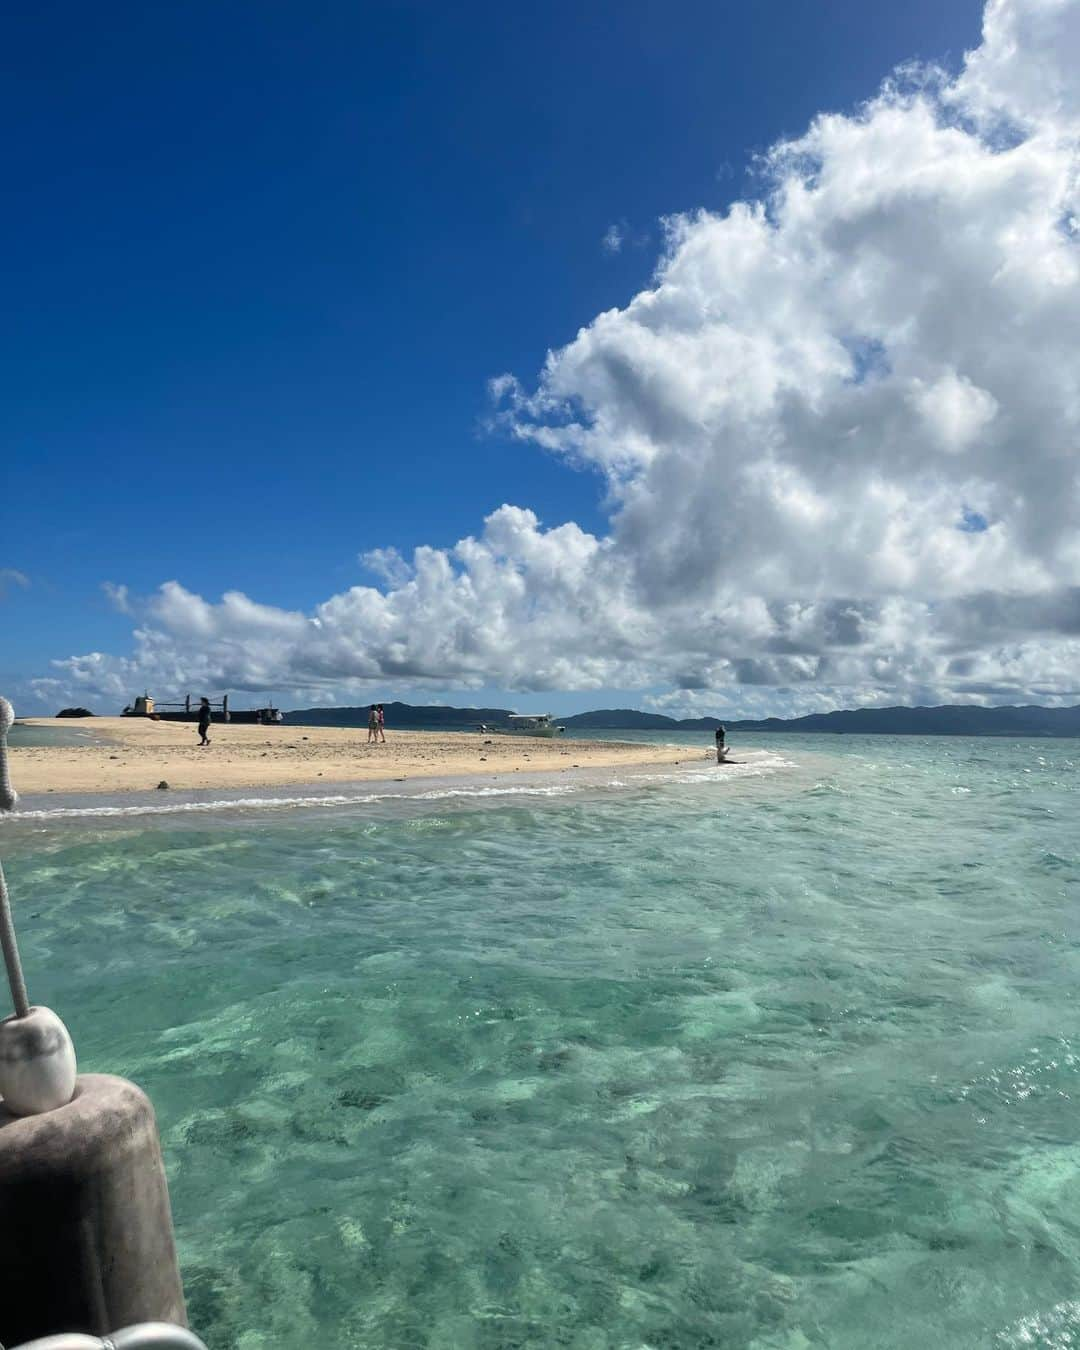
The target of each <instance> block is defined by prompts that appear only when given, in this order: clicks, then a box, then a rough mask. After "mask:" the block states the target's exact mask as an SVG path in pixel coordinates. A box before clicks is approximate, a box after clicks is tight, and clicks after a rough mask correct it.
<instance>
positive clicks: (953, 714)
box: [286, 703, 1080, 736]
mask: <svg viewBox="0 0 1080 1350" xmlns="http://www.w3.org/2000/svg"><path fill="white" fill-rule="evenodd" d="M384 709H385V713H386V724H387V726H389V727H402V728H404V729H408V730H414V731H424V730H432V731H434V730H439V729H440V728H446V729H450V730H457V731H467V730H470V729H472V728H475V727H477V726H479V725H480V724H481V723H483V724H484V725H485V726H489V727H498V726H505V725H506V724H507V719H508V718H509V716H510V713H511V709H509V708H446V707H442V706H440V705H438V704H432V705H427V706H422V705H416V704H412V703H387V704H385V705H384ZM286 718H287V720H288V721H289V722H291V723H293V724H294V725H303V726H326V727H365V726H367V719H368V709H367V705H364V706H363V707H360V708H298V709H297V710H295V711H294V712H290V713H287V714H286ZM558 720H559V723H560V725H561V726H565V727H567V728H568V729H570V730H574V731H590V730H591V731H715V730H716V728H717V727H718V726H720V725H721V719H720V718H717V717H684V718H681V719H678V718H674V717H665V716H664V715H663V714H662V713H646V712H638V711H637V710H636V709H635V708H601V709H598V710H597V711H596V712H585V713H576V714H575V715H574V716H572V717H562V718H560V719H558ZM723 725H724V726H725V727H726V728H727V729H728V730H729V731H808V732H833V733H844V732H849V733H853V734H857V735H863V736H867V735H884V736H1080V707H1075V708H1040V707H1038V706H1035V705H1025V706H1023V707H1006V708H977V707H973V706H971V705H969V704H948V705H946V706H944V707H940V708H854V709H852V710H851V711H848V712H830V713H811V714H810V715H809V716H808V717H792V718H783V717H768V718H766V719H765V720H764V721H759V722H746V721H742V722H728V721H725V722H723Z"/></svg>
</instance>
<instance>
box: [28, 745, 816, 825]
mask: <svg viewBox="0 0 1080 1350" xmlns="http://www.w3.org/2000/svg"><path fill="white" fill-rule="evenodd" d="M795 767H796V766H795V764H794V763H793V762H792V761H790V760H786V759H783V758H782V757H781V756H779V755H776V754H774V753H772V752H771V751H765V752H763V753H762V757H761V759H760V760H754V761H748V762H746V763H743V764H739V765H734V764H733V765H728V766H727V767H726V768H725V769H724V770H723V772H722V773H720V772H718V771H717V766H716V765H706V766H704V767H703V768H701V769H687V770H683V771H679V772H674V773H634V774H628V775H627V778H626V779H625V780H624V779H618V778H614V779H610V780H608V781H607V782H606V783H604V784H600V783H597V782H587V781H577V782H573V783H552V784H532V785H524V784H522V785H517V784H513V785H511V784H507V785H506V786H501V785H498V786H494V787H488V786H484V787H466V786H457V787H447V788H430V789H428V790H426V791H422V792H415V791H414V792H364V793H334V794H318V795H315V794H305V795H296V796H289V797H284V796H283V797H225V798H216V799H214V800H212V801H201V802H162V803H158V802H154V803H152V804H151V803H149V802H146V803H143V802H136V803H132V804H130V805H124V806H109V805H107V804H104V803H102V804H100V805H97V804H95V805H94V806H61V807H53V808H52V809H46V808H31V809H29V810H25V811H20V812H18V815H17V816H16V817H13V819H17V820H24V821H26V820H85V819H117V818H135V817H139V816H167V815H179V814H190V813H196V812H203V813H206V812H217V811H222V812H224V811H256V810H258V811H265V810H291V809H295V808H301V807H303V808H308V807H320V806H321V807H343V806H368V805H371V804H372V803H374V802H384V801H417V802H436V801H448V800H452V799H454V798H463V799H468V798H492V797H565V796H569V795H571V794H573V793H575V792H581V791H583V790H586V789H590V788H591V789H592V790H594V791H595V790H596V789H598V788H600V787H602V786H603V787H608V788H612V789H616V790H618V789H627V788H633V787H635V786H639V785H641V784H643V783H673V784H674V783H684V784H691V783H704V782H715V781H723V780H724V779H729V778H732V777H735V776H738V777H742V778H745V777H759V776H761V775H762V774H766V773H773V772H775V771H777V770H779V769H791V768H795Z"/></svg>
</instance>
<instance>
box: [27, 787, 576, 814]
mask: <svg viewBox="0 0 1080 1350" xmlns="http://www.w3.org/2000/svg"><path fill="white" fill-rule="evenodd" d="M577 791H578V787H577V786H576V785H571V784H558V785H553V786H551V787H540V786H538V787H483V788H465V787H462V788H433V789H431V790H429V791H427V792H364V793H356V794H335V795H325V796H317V797H314V796H313V797H224V798H221V799H220V800H214V801H205V802H171V803H165V804H163V805H161V806H158V805H156V804H155V805H153V806H151V805H149V804H146V805H144V804H142V803H136V804H134V805H130V806H105V805H102V806H58V807H54V808H53V809H52V810H48V811H46V810H30V811H19V812H18V814H17V815H15V816H12V817H11V819H12V820H81V819H90V818H94V819H100V818H103V817H104V818H106V819H115V818H117V817H125V818H126V817H134V816H172V815H183V814H188V813H190V812H199V811H202V812H208V811H266V810H270V809H274V808H280V809H290V810H291V809H292V808H294V807H308V806H369V805H371V803H373V802H387V801H413V802H437V801H444V800H448V799H450V798H453V797H561V796H563V795H565V794H566V793H569V792H577Z"/></svg>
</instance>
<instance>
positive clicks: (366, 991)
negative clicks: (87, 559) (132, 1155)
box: [0, 737, 1080, 1350]
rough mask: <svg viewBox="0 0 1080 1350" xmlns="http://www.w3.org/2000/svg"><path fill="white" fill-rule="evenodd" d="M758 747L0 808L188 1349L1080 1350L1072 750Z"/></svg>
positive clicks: (46, 978) (45, 967) (41, 962)
mask: <svg viewBox="0 0 1080 1350" xmlns="http://www.w3.org/2000/svg"><path fill="white" fill-rule="evenodd" d="M666 739H671V737H667V738H666ZM687 739H688V740H689V739H693V741H694V742H695V744H698V745H700V744H701V738H700V737H694V738H687ZM760 745H761V747H762V753H760V754H754V755H749V756H745V758H746V760H747V762H745V763H744V764H743V765H742V766H741V767H740V768H739V770H738V773H736V772H733V771H731V770H723V769H722V770H717V769H715V768H709V767H707V766H704V764H700V765H694V766H693V768H692V769H691V770H690V771H686V770H685V768H682V767H681V768H680V769H679V770H677V771H675V772H674V773H664V774H659V775H656V776H655V777H650V776H648V775H638V774H636V773H631V772H629V771H626V772H625V773H624V774H623V775H622V782H623V786H620V787H595V786H594V787H589V788H586V789H583V790H581V791H578V792H565V791H564V792H562V793H561V794H559V795H542V792H543V790H541V795H536V796H526V795H522V794H519V795H516V796H501V795H499V794H492V795H488V796H484V797H465V798H461V797H454V796H445V795H444V796H441V797H438V798H436V799H432V798H430V797H429V798H428V799H424V800H420V799H412V800H408V799H388V800H366V801H362V802H357V803H348V802H337V803H336V804H334V803H327V802H324V803H323V804H322V805H319V806H312V807H305V806H296V805H293V806H291V807H285V806H277V807H274V808H269V809H252V808H245V807H238V806H234V807H232V808H231V809H229V810H226V811H221V812H218V811H214V810H205V809H204V810H201V811H197V812H187V813H185V812H184V811H180V812H178V813H175V814H164V815H161V816H155V817H124V816H120V817H113V818H110V819H97V818H94V817H78V818H69V817H63V818H53V819H47V818H42V817H29V818H27V819H25V820H23V821H17V822H7V823H5V824H4V825H3V827H2V828H0V848H2V849H3V854H4V858H5V865H6V868H7V872H8V879H9V882H10V885H11V889H12V894H13V898H14V902H15V906H16V913H17V918H18V922H19V927H20V934H21V939H22V946H23V955H24V960H25V963H26V965H27V968H28V971H29V973H30V981H31V992H32V994H33V996H34V997H35V998H36V999H37V1000H38V1001H41V1002H46V1003H49V1004H50V1005H51V1006H53V1007H55V1008H57V1009H58V1010H59V1011H60V1012H62V1014H63V1015H64V1017H65V1019H66V1020H67V1022H68V1024H69V1026H70V1027H71V1029H72V1032H73V1034H74V1036H75V1041H76V1044H77V1046H78V1049H79V1052H80V1060H81V1065H82V1067H83V1068H84V1069H93V1070H101V1071H110V1072H119V1073H123V1074H126V1075H128V1076H130V1077H132V1078H134V1079H136V1080H137V1081H138V1082H139V1083H141V1084H142V1085H143V1086H144V1087H146V1088H147V1090H148V1091H149V1092H150V1094H151V1096H152V1098H153V1100H154V1102H155V1105H156V1107H157V1111H158V1117H159V1122H160V1125H161V1132H162V1138H163V1143H164V1147H165V1152H166V1158H167V1162H168V1166H169V1173H170V1184H171V1188H172V1198H173V1205H174V1210H175V1217H176V1226H177V1233H178V1238H179V1243H180V1250H181V1259H182V1264H183V1269H184V1275H185V1283H186V1288H187V1293H188V1300H189V1312H190V1316H191V1321H192V1325H193V1326H194V1327H195V1328H196V1329H197V1330H199V1331H200V1333H201V1334H203V1335H204V1336H205V1338H206V1339H207V1341H208V1343H209V1344H210V1345H211V1347H213V1348H214V1350H218V1348H224V1347H232V1346H239V1347H242V1350H254V1348H255V1347H263V1346H265V1347H268V1350H269V1347H282V1348H283V1350H289V1348H291V1347H300V1346H304V1347H310V1346H312V1345H322V1346H327V1347H339V1346H340V1347H394V1348H395V1350H396V1348H397V1347H413V1346H416V1347H448V1348H449V1347H455V1348H457V1347H484V1348H485V1350H488V1348H490V1350H495V1348H496V1347H499V1348H500V1350H501V1348H502V1347H547V1346H572V1347H580V1348H581V1350H601V1348H610V1350H616V1348H618V1350H624V1348H626V1350H639V1348H640V1350H644V1347H657V1348H659V1347H665V1348H666V1350H670V1348H671V1347H680V1348H681V1347H687V1348H688V1350H689V1348H690V1347H695V1348H696V1347H704V1346H715V1347H732V1348H737V1347H747V1350H750V1348H751V1347H753V1348H754V1350H781V1348H782V1350H799V1348H800V1347H809V1346H813V1347H829V1350H840V1348H846V1347H852V1348H853V1350H854V1348H855V1347H858V1348H859V1350H865V1348H866V1347H870V1346H873V1347H919V1348H920V1350H923V1348H924V1347H928V1346H949V1347H955V1348H961V1347H976V1346H979V1347H985V1346H1040V1347H1073V1346H1080V1217H1078V1216H1080V1101H1078V1100H1077V1097H1078V1088H1080V1058H1078V1055H1080V1051H1078V1045H1080V1039H1078V1036H1080V1029H1078V1027H1077V999H1076V997H1075V993H1074V991H1075V990H1076V989H1077V987H1078V985H1080V830H1078V829H1077V823H1078V822H1077V814H1078V813H1077V806H1078V794H1080V771H1078V763H1080V743H1078V742H1076V741H1051V740H1047V741H1038V742H1030V743H1029V742H1023V743H1021V742H1014V741H997V740H966V739H965V740H961V739H951V738H950V739H921V738H918V739H916V738H901V739H893V738H885V737H874V738H856V737H842V738H833V737H805V738H796V737H783V738H781V737H770V738H768V739H767V740H766V739H765V738H762V739H761V741H760ZM736 754H737V756H739V757H742V756H744V755H745V752H742V751H741V750H739V749H737V750H736ZM680 778H681V779H683V780H685V781H679V780H680ZM1074 1300H1076V1301H1075V1302H1074Z"/></svg>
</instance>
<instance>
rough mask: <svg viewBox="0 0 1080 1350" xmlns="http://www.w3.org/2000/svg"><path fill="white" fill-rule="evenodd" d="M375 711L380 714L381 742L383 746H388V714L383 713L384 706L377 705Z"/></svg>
mask: <svg viewBox="0 0 1080 1350" xmlns="http://www.w3.org/2000/svg"><path fill="white" fill-rule="evenodd" d="M375 711H376V712H377V713H378V714H379V740H380V741H382V743H383V745H385V744H386V714H385V713H384V712H383V705H382V704H381V703H379V704H377V705H376V707H375Z"/></svg>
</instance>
